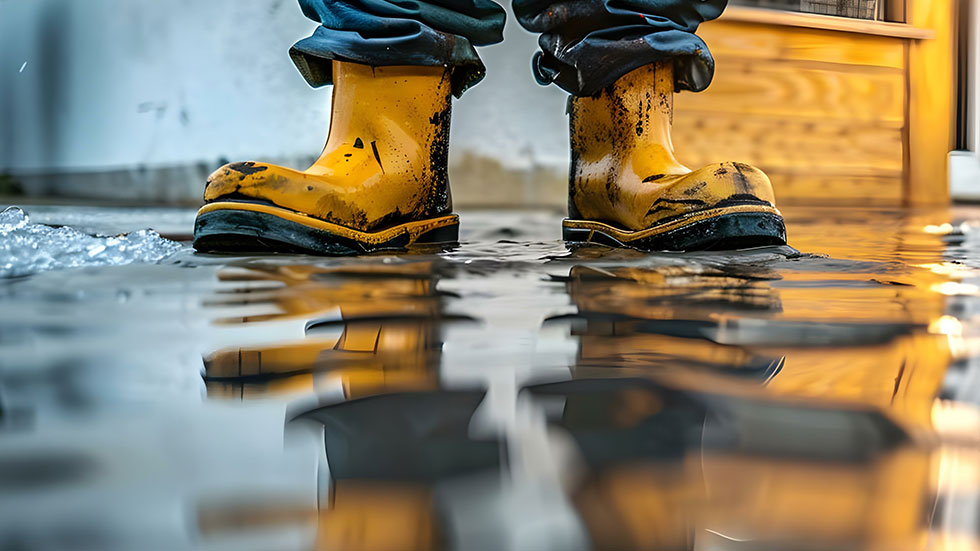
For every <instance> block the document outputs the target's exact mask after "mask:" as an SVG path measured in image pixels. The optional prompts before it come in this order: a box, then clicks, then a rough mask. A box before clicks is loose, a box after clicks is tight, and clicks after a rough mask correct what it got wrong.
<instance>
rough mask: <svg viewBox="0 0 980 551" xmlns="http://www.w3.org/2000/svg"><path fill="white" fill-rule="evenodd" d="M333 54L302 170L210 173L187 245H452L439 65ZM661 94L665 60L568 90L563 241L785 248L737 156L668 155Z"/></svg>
mask: <svg viewBox="0 0 980 551" xmlns="http://www.w3.org/2000/svg"><path fill="white" fill-rule="evenodd" d="M333 64H334V66H333V69H334V90H333V105H332V116H331V119H330V133H329V137H328V139H327V144H326V146H325V147H324V149H323V152H322V153H321V155H320V158H319V159H317V161H316V162H315V163H314V164H313V166H311V167H310V168H308V169H306V170H304V171H297V170H292V169H289V168H284V167H280V166H275V165H270V164H264V163H257V162H244V163H232V164H229V165H225V166H224V167H222V168H220V169H218V170H217V171H215V172H214V173H213V174H212V175H211V176H210V177H209V178H208V181H207V186H206V188H205V192H204V199H205V201H206V203H207V204H206V205H205V206H204V207H203V208H201V210H200V211H199V213H198V215H197V221H196V224H195V228H194V246H195V247H196V248H197V249H198V250H201V251H235V252H244V251H253V252H261V251H284V252H302V253H315V254H362V253H369V252H373V251H385V250H404V249H407V248H410V247H413V246H416V245H426V244H428V245H443V246H451V245H453V244H455V243H456V241H457V239H458V228H459V218H458V216H456V215H455V214H453V213H452V199H451V196H450V191H449V179H448V174H447V172H448V170H447V169H448V166H447V165H448V150H449V119H450V111H451V105H450V102H451V91H450V79H449V78H448V75H447V73H446V69H444V68H443V67H418V66H410V67H370V66H367V65H360V64H354V63H346V62H337V61H335V62H333ZM673 93H674V77H673V69H672V64H671V62H670V61H666V62H661V63H656V64H653V65H648V66H645V67H641V68H639V69H636V70H634V71H632V72H631V73H628V74H627V75H625V76H623V77H621V78H620V79H619V80H617V81H616V82H614V83H613V84H612V85H610V86H609V87H607V88H606V89H604V90H603V91H602V92H600V93H599V94H597V95H595V96H592V97H572V98H571V100H570V103H569V117H570V124H571V148H572V161H571V170H570V177H569V196H568V211H569V213H568V218H567V219H565V221H564V222H563V237H564V239H565V240H566V241H569V242H572V243H576V242H578V243H589V242H591V243H600V244H604V245H611V246H619V247H630V248H635V249H641V250H647V251H654V250H658V251H659V250H670V251H690V250H704V249H736V248H746V247H754V246H763V245H781V244H784V243H785V240H786V235H785V227H784V224H783V220H782V217H781V215H780V213H779V211H778V210H777V209H776V208H775V205H774V197H773V191H772V184H770V182H769V179H768V178H767V177H766V175H765V174H764V173H763V172H761V171H760V170H758V169H756V168H753V167H751V166H748V165H744V164H740V163H721V164H714V165H709V166H706V167H704V168H701V169H699V170H695V171H691V170H690V169H688V168H686V167H684V166H683V165H681V164H680V163H678V162H677V160H676V159H675V158H674V153H673V146H672V145H671V140H670V126H671V119H672V110H673Z"/></svg>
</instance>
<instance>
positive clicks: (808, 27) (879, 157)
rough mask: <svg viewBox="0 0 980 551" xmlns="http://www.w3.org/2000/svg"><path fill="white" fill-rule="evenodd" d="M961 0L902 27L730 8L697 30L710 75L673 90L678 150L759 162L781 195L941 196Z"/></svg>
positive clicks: (867, 201) (918, 10)
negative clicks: (701, 87)
mask: <svg viewBox="0 0 980 551" xmlns="http://www.w3.org/2000/svg"><path fill="white" fill-rule="evenodd" d="M956 1H957V0H926V1H914V0H913V1H912V3H911V4H909V5H908V6H907V8H906V9H907V10H908V12H907V13H908V14H909V21H910V22H909V23H908V24H900V23H886V22H879V21H865V20H854V19H847V18H841V17H831V16H822V15H812V14H802V13H790V12H780V11H775V10H766V9H758V8H748V7H740V6H731V7H729V8H728V10H727V11H726V12H725V14H724V15H723V16H722V17H721V18H720V19H718V20H716V21H712V22H709V23H705V24H703V25H702V26H701V29H700V31H699V34H700V35H701V36H702V37H703V38H704V40H705V42H707V44H708V46H709V48H711V51H712V53H713V54H714V56H715V60H716V72H715V78H714V82H713V83H712V85H711V86H710V87H709V88H708V90H706V91H705V92H703V93H700V94H691V93H682V94H678V95H677V96H676V98H675V108H676V110H675V115H674V117H675V118H674V132H673V138H674V145H675V147H676V151H677V153H678V157H679V158H680V160H681V161H682V162H684V163H685V164H687V165H688V166H702V165H704V164H707V163H709V162H715V161H726V160H739V161H743V162H747V163H750V164H755V165H757V166H759V167H760V168H762V169H763V170H765V171H766V172H767V173H768V174H769V175H770V177H771V178H772V181H773V185H774V186H775V189H776V197H777V200H778V201H779V202H780V204H783V203H832V204H853V205H885V206H899V205H921V204H944V203H946V202H948V200H949V192H948V183H947V179H948V178H947V168H946V165H947V154H948V153H949V151H950V149H952V145H953V128H954V117H955V113H954V111H953V105H954V103H953V97H954V96H953V94H954V72H953V67H954V55H955V52H954V51H953V13H954V3H955V2H956Z"/></svg>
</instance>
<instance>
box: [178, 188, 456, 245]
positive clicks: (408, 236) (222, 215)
mask: <svg viewBox="0 0 980 551" xmlns="http://www.w3.org/2000/svg"><path fill="white" fill-rule="evenodd" d="M458 242H459V217H458V216H456V215H455V214H450V215H446V216H440V217H436V218H431V219H427V220H418V221H412V222H406V223H403V224H399V225H397V226H393V227H391V228H386V229H384V230H380V231H377V232H362V231H359V230H355V229H353V228H349V227H347V226H342V225H339V224H333V223H330V222H325V221H323V220H320V219H317V218H313V217H311V216H307V215H304V214H302V213H298V212H295V211H291V210H289V209H284V208H281V207H276V206H272V205H267V204H263V203H245V202H236V201H226V202H216V203H209V204H207V205H205V206H204V207H203V208H202V209H201V210H200V211H199V212H198V214H197V220H196V221H195V222H194V248H195V249H197V250H198V251H200V252H208V253H270V252H280V253H298V254H317V255H330V256H352V255H360V254H367V253H373V252H380V251H406V250H408V249H409V248H414V247H416V246H418V247H424V248H433V249H435V248H450V247H454V246H456V245H458Z"/></svg>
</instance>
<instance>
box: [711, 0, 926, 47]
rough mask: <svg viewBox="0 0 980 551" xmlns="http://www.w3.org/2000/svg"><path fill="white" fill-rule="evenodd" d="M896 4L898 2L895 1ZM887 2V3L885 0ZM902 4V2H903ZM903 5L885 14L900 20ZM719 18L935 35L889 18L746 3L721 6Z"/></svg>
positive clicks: (879, 33) (911, 35)
mask: <svg viewBox="0 0 980 551" xmlns="http://www.w3.org/2000/svg"><path fill="white" fill-rule="evenodd" d="M895 3H896V4H899V2H895ZM889 4H891V3H889ZM903 7H904V6H903ZM904 15H905V13H904V9H902V10H899V9H893V10H892V11H891V12H889V14H888V16H889V18H892V19H894V20H904ZM721 19H722V20H723V21H747V22H753V23H763V24H766V25H783V26H788V27H804V28H809V29H822V30H827V31H841V32H850V33H860V34H868V35H876V36H890V37H894V38H909V39H919V40H921V39H928V38H933V37H934V36H935V31H934V30H933V29H931V28H918V27H916V26H914V25H906V24H904V23H893V22H889V21H870V20H866V19H850V18H847V17H836V16H832V15H820V14H816V13H798V12H791V11H781V10H772V9H765V8H753V7H748V6H731V7H729V8H728V9H726V10H725V13H724V14H723V15H722V18H721Z"/></svg>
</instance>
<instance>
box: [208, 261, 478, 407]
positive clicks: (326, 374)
mask: <svg viewBox="0 0 980 551" xmlns="http://www.w3.org/2000/svg"><path fill="white" fill-rule="evenodd" d="M433 267H434V264H433V262H417V263H405V264H399V265H386V264H377V265H367V266H351V267H341V268H335V267H317V266H310V265H303V264H299V265H295V264H291V265H263V264H250V265H245V266H241V267H233V268H228V269H223V270H221V271H219V272H218V277H219V279H220V280H221V281H223V282H230V283H236V284H246V285H245V286H243V287H237V288H231V289H225V290H224V291H223V293H222V294H221V296H220V297H217V298H215V299H212V300H210V301H209V302H208V305H210V306H216V307H227V306H231V305H235V306H239V307H243V308H249V307H266V312H263V313H256V314H250V315H246V316H241V317H237V318H222V319H220V320H218V323H220V324H236V323H241V324H261V323H266V322H272V321H277V320H282V319H290V318H299V319H301V320H303V321H304V322H305V326H304V328H305V334H306V336H305V338H304V339H303V340H301V341H298V342H291V343H283V344H277V345H273V346H263V347H230V348H226V349H222V350H219V351H217V352H215V353H213V354H211V355H209V356H208V357H206V358H205V366H206V370H205V379H206V380H207V388H208V393H209V394H210V395H211V396H214V397H219V396H226V397H235V396H237V397H239V398H246V397H253V396H256V395H259V396H261V395H263V394H267V393H272V394H282V393H302V392H313V391H315V392H321V393H327V392H328V391H329V390H331V389H332V390H336V391H339V392H342V395H343V396H344V397H345V398H347V399H351V398H356V397H359V396H368V395H373V394H375V393H381V392H386V391H387V389H392V388H393V389H395V390H409V389H411V390H431V389H435V388H436V387H437V373H438V367H439V360H440V353H441V348H442V340H441V328H442V326H443V325H444V324H447V323H461V322H466V321H470V320H469V319H468V318H466V317H464V316H446V315H445V314H444V313H443V312H442V303H443V301H444V299H445V294H444V293H441V292H439V291H437V290H436V281H437V276H436V274H435V273H434V271H433ZM257 283H258V284H260V285H258V286H256V284H257ZM338 333H339V335H338Z"/></svg>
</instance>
